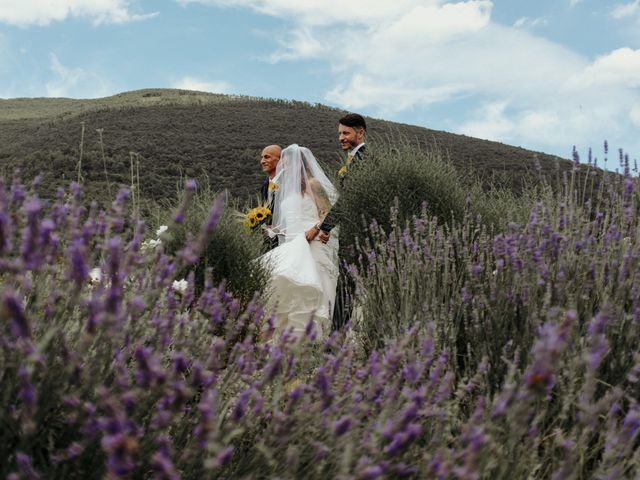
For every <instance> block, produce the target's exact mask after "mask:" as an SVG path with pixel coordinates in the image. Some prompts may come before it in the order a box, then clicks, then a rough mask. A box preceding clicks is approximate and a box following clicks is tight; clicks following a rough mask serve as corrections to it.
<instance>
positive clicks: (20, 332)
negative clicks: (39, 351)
mask: <svg viewBox="0 0 640 480" xmlns="http://www.w3.org/2000/svg"><path fill="white" fill-rule="evenodd" d="M2 307H3V308H2V313H3V314H8V316H9V318H11V322H10V323H9V328H10V330H11V334H12V335H13V336H14V337H16V338H31V322H30V321H29V319H28V318H27V316H26V314H25V312H24V308H23V306H22V302H21V301H20V299H18V297H17V295H16V294H15V293H14V292H12V291H11V290H6V291H5V293H4V298H3V302H2ZM3 316H4V315H3Z"/></svg>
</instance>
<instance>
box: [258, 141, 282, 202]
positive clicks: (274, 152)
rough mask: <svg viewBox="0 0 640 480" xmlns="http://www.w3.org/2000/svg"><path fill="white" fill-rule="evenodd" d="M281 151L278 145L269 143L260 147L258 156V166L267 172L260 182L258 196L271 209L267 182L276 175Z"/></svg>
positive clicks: (271, 199) (271, 200)
mask: <svg viewBox="0 0 640 480" xmlns="http://www.w3.org/2000/svg"><path fill="white" fill-rule="evenodd" d="M281 153H282V148H281V147H280V145H269V146H266V147H264V148H263V149H262V155H261V156H260V166H261V167H262V171H263V172H264V173H266V174H267V178H266V179H265V181H264V182H262V187H261V188H260V197H261V198H262V201H263V202H264V203H266V204H268V206H269V208H270V209H271V210H273V198H272V195H270V193H271V192H269V182H271V180H273V177H275V176H276V168H277V167H278V162H279V161H280V154H281Z"/></svg>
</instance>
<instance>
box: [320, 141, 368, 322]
mask: <svg viewBox="0 0 640 480" xmlns="http://www.w3.org/2000/svg"><path fill="white" fill-rule="evenodd" d="M365 146H366V145H362V146H361V147H360V148H359V149H358V150H357V151H356V153H355V154H354V155H353V159H352V160H351V164H353V163H356V162H357V163H360V162H362V161H364V160H365V158H366V154H365ZM347 175H348V169H347V171H346V172H345V174H344V175H343V176H342V177H341V178H340V187H342V188H344V187H345V179H346V176H347ZM341 214H342V212H341V206H340V199H339V198H338V201H337V202H336V203H335V205H334V206H333V207H332V208H331V210H329V213H328V214H327V216H326V217H325V218H324V221H323V222H322V225H320V230H322V231H323V232H330V231H331V229H332V228H333V227H335V226H336V224H337V223H338V221H339V219H340V215H341ZM346 267H347V265H346V261H345V260H344V259H343V258H341V259H340V265H339V271H340V273H339V276H338V285H337V288H336V301H335V307H334V309H333V322H332V323H333V325H332V327H333V329H334V330H339V329H340V328H342V327H343V326H344V325H345V324H346V323H347V322H348V321H349V320H351V312H352V310H353V294H354V292H355V289H356V284H355V281H354V280H353V277H352V276H351V274H350V273H349V271H348V270H347V268H346Z"/></svg>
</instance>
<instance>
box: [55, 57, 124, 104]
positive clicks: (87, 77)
mask: <svg viewBox="0 0 640 480" xmlns="http://www.w3.org/2000/svg"><path fill="white" fill-rule="evenodd" d="M49 59H50V67H51V71H52V72H53V78H51V79H50V80H49V81H48V82H47V83H46V85H45V90H46V94H47V97H71V98H97V97H104V96H106V95H109V94H110V93H112V92H111V91H110V89H109V88H108V86H107V84H106V81H105V80H104V79H103V78H102V77H100V76H99V75H97V74H95V73H93V72H90V71H88V70H86V69H83V68H79V67H75V68H73V67H72V68H69V67H66V66H65V65H63V64H62V62H60V60H59V59H58V57H57V56H56V55H55V54H54V53H51V54H49Z"/></svg>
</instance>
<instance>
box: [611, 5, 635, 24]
mask: <svg viewBox="0 0 640 480" xmlns="http://www.w3.org/2000/svg"><path fill="white" fill-rule="evenodd" d="M638 14H640V0H635V1H633V2H631V3H625V4H622V5H618V6H616V7H615V8H614V9H613V10H611V16H612V17H613V18H615V19H617V20H621V19H623V18H628V17H633V16H635V15H638Z"/></svg>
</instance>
